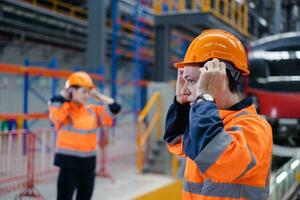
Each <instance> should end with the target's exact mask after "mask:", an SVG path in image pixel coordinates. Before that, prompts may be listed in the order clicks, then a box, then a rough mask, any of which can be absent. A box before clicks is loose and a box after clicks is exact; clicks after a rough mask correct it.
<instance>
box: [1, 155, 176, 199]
mask: <svg viewBox="0 0 300 200" xmlns="http://www.w3.org/2000/svg"><path fill="white" fill-rule="evenodd" d="M135 163H136V160H135V157H132V156H131V157H128V158H126V159H122V160H119V161H113V162H110V164H109V173H110V174H111V175H112V177H113V179H114V182H112V181H111V180H110V179H108V178H103V177H97V178H96V184H95V188H94V194H93V198H92V199H93V200H99V199H103V200H129V199H134V198H136V197H138V196H141V195H143V194H145V193H148V192H151V191H153V190H155V189H158V188H160V187H163V186H165V185H167V184H170V183H172V182H173V181H174V179H172V178H171V177H169V176H163V175H154V174H148V175H138V174H137V170H136V165H135ZM36 187H37V189H38V190H39V192H40V193H41V194H42V195H43V197H44V198H45V200H55V196H56V180H55V179H52V180H51V181H50V182H48V183H47V184H39V185H37V186H36ZM16 194H17V193H10V194H7V195H5V196H0V200H13V199H14V197H15V196H16ZM24 199H32V198H24Z"/></svg>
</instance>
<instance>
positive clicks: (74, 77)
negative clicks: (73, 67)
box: [65, 71, 95, 89]
mask: <svg viewBox="0 0 300 200" xmlns="http://www.w3.org/2000/svg"><path fill="white" fill-rule="evenodd" d="M71 86H80V87H85V88H88V89H92V88H94V87H95V85H94V83H93V80H92V78H91V77H90V75H89V74H88V73H86V72H84V71H79V72H75V73H73V74H71V76H69V78H68V80H67V81H66V85H65V88H66V89H67V88H69V87H71Z"/></svg>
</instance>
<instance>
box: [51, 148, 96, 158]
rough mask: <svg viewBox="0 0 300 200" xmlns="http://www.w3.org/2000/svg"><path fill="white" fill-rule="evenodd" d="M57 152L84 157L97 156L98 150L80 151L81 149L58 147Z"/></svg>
mask: <svg viewBox="0 0 300 200" xmlns="http://www.w3.org/2000/svg"><path fill="white" fill-rule="evenodd" d="M55 152H56V153H61V154H64V155H69V156H78V157H82V158H87V157H92V156H96V151H90V152H80V151H72V150H68V149H56V150H55Z"/></svg>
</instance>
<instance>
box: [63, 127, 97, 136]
mask: <svg viewBox="0 0 300 200" xmlns="http://www.w3.org/2000/svg"><path fill="white" fill-rule="evenodd" d="M60 130H64V131H72V132H76V133H79V134H96V133H97V130H98V129H97V128H95V129H91V130H84V129H78V128H74V127H73V126H72V125H63V126H62V127H61V128H60Z"/></svg>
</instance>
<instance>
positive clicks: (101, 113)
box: [90, 105, 113, 127]
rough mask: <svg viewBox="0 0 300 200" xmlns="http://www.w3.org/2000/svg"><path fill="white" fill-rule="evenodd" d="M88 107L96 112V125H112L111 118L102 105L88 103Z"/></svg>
mask: <svg viewBox="0 0 300 200" xmlns="http://www.w3.org/2000/svg"><path fill="white" fill-rule="evenodd" d="M90 107H91V108H92V109H93V110H94V111H95V112H96V115H97V123H98V126H99V127H101V126H103V125H104V126H112V124H113V118H112V117H111V116H110V115H109V114H108V113H107V112H106V111H105V107H104V106H98V105H90Z"/></svg>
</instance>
